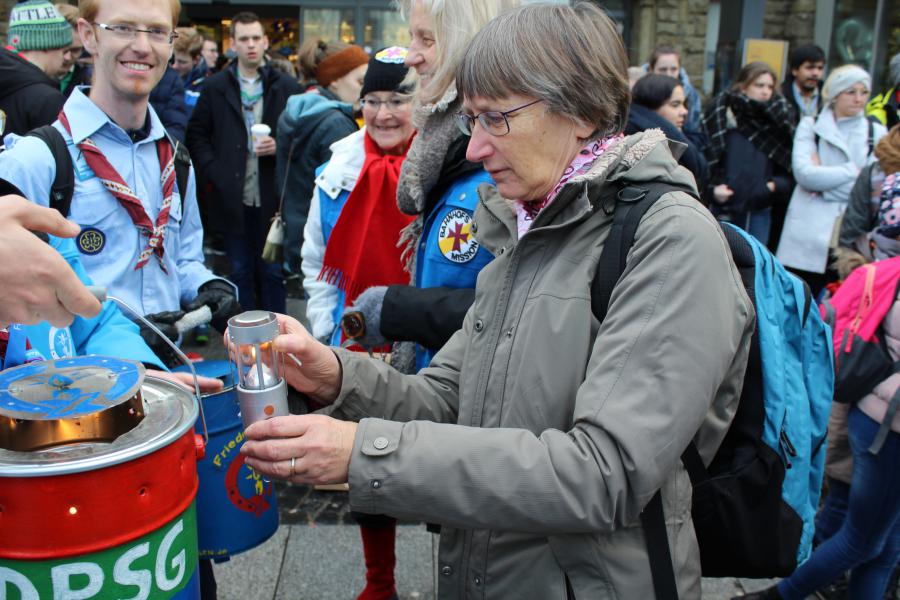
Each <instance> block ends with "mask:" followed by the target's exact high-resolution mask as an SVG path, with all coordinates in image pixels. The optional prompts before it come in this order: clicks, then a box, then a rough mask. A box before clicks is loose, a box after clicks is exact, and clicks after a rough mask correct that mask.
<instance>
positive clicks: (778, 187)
mask: <svg viewBox="0 0 900 600" xmlns="http://www.w3.org/2000/svg"><path fill="white" fill-rule="evenodd" d="M722 167H723V168H722V172H721V177H722V181H718V178H717V180H716V181H715V182H714V184H718V183H727V184H728V187H730V188H731V189H732V190H734V195H733V196H732V197H731V199H730V200H729V201H728V204H727V209H728V212H730V213H745V212H755V211H758V210H764V209H766V208H769V207H771V206H772V205H773V204H787V202H788V200H790V197H791V192H793V191H794V180H793V178H792V177H791V176H790V174H789V173H787V172H786V171H785V170H784V169H783V168H781V167H780V166H779V165H778V164H777V163H776V162H775V161H773V160H770V159H769V157H768V156H766V155H765V154H763V152H761V151H760V150H759V149H758V148H757V147H756V146H754V145H753V143H752V142H751V141H750V140H748V139H747V137H746V136H745V135H744V134H743V133H741V132H740V131H738V130H737V129H729V130H728V131H727V133H726V134H725V159H724V160H723V161H722ZM769 181H772V182H773V183H774V184H775V191H774V192H770V191H769V188H768V187H767V185H766V184H767V183H768V182H769ZM720 208H721V207H720Z"/></svg>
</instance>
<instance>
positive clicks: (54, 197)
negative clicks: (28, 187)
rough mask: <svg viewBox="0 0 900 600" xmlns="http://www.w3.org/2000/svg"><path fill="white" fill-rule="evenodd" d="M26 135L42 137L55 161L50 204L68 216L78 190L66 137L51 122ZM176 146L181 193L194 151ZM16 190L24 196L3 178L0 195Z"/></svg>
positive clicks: (184, 191) (182, 193) (183, 189)
mask: <svg viewBox="0 0 900 600" xmlns="http://www.w3.org/2000/svg"><path fill="white" fill-rule="evenodd" d="M26 135H28V136H31V137H36V138H38V139H39V140H41V141H43V142H44V143H45V144H46V145H47V148H49V149H50V153H51V154H53V158H54V160H55V161H56V177H55V178H54V179H53V183H52V184H51V186H50V198H49V199H48V200H49V206H50V208H55V209H56V210H58V211H59V213H60V214H61V215H62V216H64V217H68V216H69V209H70V208H71V206H72V195H73V194H74V193H75V166H74V165H73V164H72V156H71V155H70V154H69V150H68V148H67V147H66V139H65V138H64V137H63V135H62V134H61V133H60V132H59V130H57V129H56V128H55V127H53V126H52V125H43V126H41V127H37V128H35V129H32V130H31V131H29V132H28V133H27V134H26ZM170 141H171V142H172V145H173V146H174V147H175V182H176V185H177V186H178V192H179V193H180V194H181V195H182V202H184V194H185V193H186V191H187V184H188V176H189V175H190V171H191V155H190V153H189V152H188V150H187V148H186V147H185V146H184V144H181V143H180V142H178V141H175V140H171V139H170ZM4 194H16V195H19V196H22V195H24V194H22V192H21V191H20V190H19V189H18V188H17V187H16V186H14V185H13V184H12V183H10V182H8V181H6V180H4V179H0V195H4Z"/></svg>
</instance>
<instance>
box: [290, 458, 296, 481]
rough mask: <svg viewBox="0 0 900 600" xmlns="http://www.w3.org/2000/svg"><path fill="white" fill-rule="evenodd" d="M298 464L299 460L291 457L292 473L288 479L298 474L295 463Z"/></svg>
mask: <svg viewBox="0 0 900 600" xmlns="http://www.w3.org/2000/svg"><path fill="white" fill-rule="evenodd" d="M296 462H297V458H296V457H294V456H292V457H291V473H290V475H288V479H291V478H293V476H294V474H295V473H296V472H295V471H294V463H296Z"/></svg>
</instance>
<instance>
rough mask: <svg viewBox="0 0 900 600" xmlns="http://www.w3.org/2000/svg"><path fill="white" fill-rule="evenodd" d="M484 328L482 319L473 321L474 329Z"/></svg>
mask: <svg viewBox="0 0 900 600" xmlns="http://www.w3.org/2000/svg"><path fill="white" fill-rule="evenodd" d="M483 329H484V321H482V320H481V319H478V320H477V321H475V331H482V330H483Z"/></svg>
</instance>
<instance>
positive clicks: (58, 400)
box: [0, 356, 144, 421]
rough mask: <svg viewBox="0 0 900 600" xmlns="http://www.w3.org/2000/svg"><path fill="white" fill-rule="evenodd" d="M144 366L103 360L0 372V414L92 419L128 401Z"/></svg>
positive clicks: (68, 361) (40, 364)
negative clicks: (96, 414)
mask: <svg viewBox="0 0 900 600" xmlns="http://www.w3.org/2000/svg"><path fill="white" fill-rule="evenodd" d="M143 378H144V366H143V365H141V364H140V363H137V362H134V361H130V360H120V359H117V358H109V357H106V356H78V357H75V358H61V359H57V360H50V361H44V362H35V363H29V364H26V365H21V366H18V367H14V368H11V369H7V370H5V371H3V372H2V373H0V415H3V416H6V417H10V418H13V419H29V420H32V421H33V420H50V419H65V418H77V417H82V416H86V415H90V414H93V413H96V412H99V411H102V410H106V409H108V408H111V407H113V406H117V405H119V404H121V403H122V402H125V401H126V400H128V399H130V398H131V397H132V396H134V394H135V393H136V392H137V391H138V389H139V388H140V386H141V381H142V380H143Z"/></svg>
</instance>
